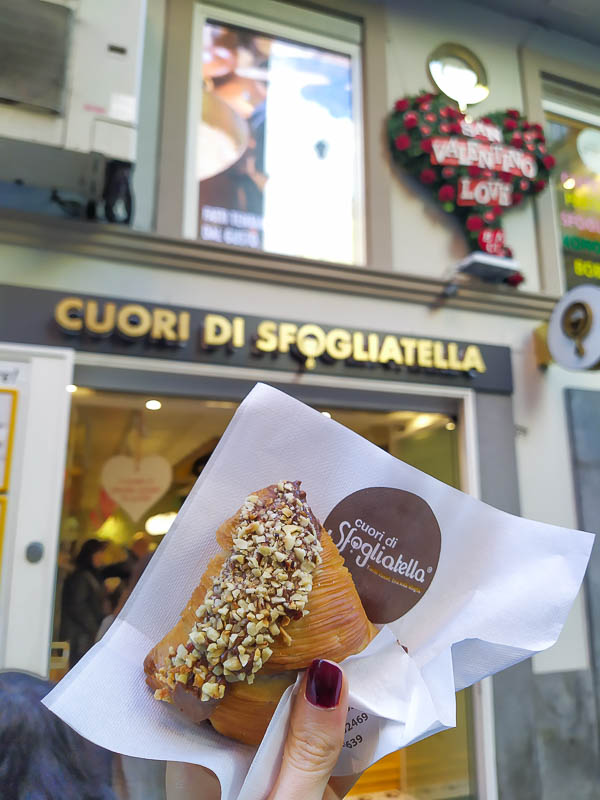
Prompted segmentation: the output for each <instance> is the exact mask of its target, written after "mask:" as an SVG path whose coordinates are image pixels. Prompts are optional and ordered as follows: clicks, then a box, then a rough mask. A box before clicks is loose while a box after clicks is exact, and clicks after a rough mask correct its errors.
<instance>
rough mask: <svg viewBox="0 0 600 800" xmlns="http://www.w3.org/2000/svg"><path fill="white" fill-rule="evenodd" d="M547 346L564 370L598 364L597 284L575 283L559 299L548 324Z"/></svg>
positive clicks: (599, 306)
mask: <svg viewBox="0 0 600 800" xmlns="http://www.w3.org/2000/svg"><path fill="white" fill-rule="evenodd" d="M548 349H549V350H550V354H551V355H552V358H553V359H554V360H555V361H556V363H557V364H560V365H561V366H562V367H566V368H567V369H595V368H597V367H598V366H600V287H598V286H591V285H589V284H583V285H582V286H576V287H575V288H574V289H571V291H570V292H567V293H566V294H565V296H564V297H562V298H561V300H559V302H558V303H557V304H556V305H555V306H554V311H553V312H552V316H551V317H550V323H549V325H548Z"/></svg>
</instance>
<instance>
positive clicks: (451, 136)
mask: <svg viewBox="0 0 600 800" xmlns="http://www.w3.org/2000/svg"><path fill="white" fill-rule="evenodd" d="M388 136H389V141H390V149H391V153H392V156H393V158H394V160H395V161H396V162H397V163H398V164H400V166H402V167H403V168H404V169H406V170H408V171H409V172H410V173H411V174H412V175H414V177H415V178H417V180H418V181H419V182H420V183H421V184H423V185H424V186H427V187H429V189H430V190H431V191H432V192H434V196H435V197H436V199H437V200H438V202H439V203H440V204H441V205H442V208H443V209H444V210H445V211H447V212H448V213H449V214H454V216H456V217H457V218H458V219H459V221H460V223H461V225H462V226H463V227H464V229H465V234H466V237H467V241H468V244H469V248H470V249H471V250H483V251H485V252H487V253H490V254H492V255H496V256H500V257H512V251H511V250H510V248H509V247H506V246H505V243H504V232H503V230H502V227H501V223H500V218H501V217H502V215H503V214H504V213H505V212H506V211H508V210H510V209H511V208H513V207H515V206H518V205H519V204H520V203H521V202H522V201H523V200H524V199H525V197H527V196H532V195H535V194H537V193H538V192H541V191H542V190H543V189H544V188H545V187H546V185H547V182H548V177H549V175H550V171H551V170H552V168H553V167H554V163H555V162H554V157H553V156H552V155H550V154H549V153H548V152H547V151H546V140H545V138H544V133H543V131H542V128H541V126H540V125H537V124H532V123H530V122H529V121H528V120H526V119H525V118H524V117H523V116H522V115H521V114H520V113H519V112H518V111H517V110H516V109H508V110H507V111H497V112H494V113H492V114H489V115H488V116H487V117H484V118H483V119H479V120H469V119H467V117H465V116H464V114H462V113H461V112H460V111H458V110H457V109H456V108H454V107H453V106H452V105H450V104H449V103H448V99H447V98H446V97H445V96H444V95H441V94H435V95H434V94H431V93H421V94H419V95H416V96H412V97H403V98H401V99H400V100H398V101H397V102H396V104H395V107H394V110H393V111H392V113H391V115H390V117H389V120H388ZM508 282H509V283H511V285H516V282H510V281H508Z"/></svg>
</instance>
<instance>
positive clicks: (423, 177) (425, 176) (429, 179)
mask: <svg viewBox="0 0 600 800" xmlns="http://www.w3.org/2000/svg"><path fill="white" fill-rule="evenodd" d="M435 178H436V175H435V172H434V170H432V169H429V168H427V169H424V170H421V174H420V175H419V180H420V181H421V183H425V184H427V185H428V186H429V185H430V184H432V183H435Z"/></svg>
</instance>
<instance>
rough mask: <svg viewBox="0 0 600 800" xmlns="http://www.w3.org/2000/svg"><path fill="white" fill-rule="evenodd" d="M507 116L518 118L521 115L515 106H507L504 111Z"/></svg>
mask: <svg viewBox="0 0 600 800" xmlns="http://www.w3.org/2000/svg"><path fill="white" fill-rule="evenodd" d="M506 116H507V117H512V119H519V117H520V116H521V115H520V114H519V112H518V111H517V109H516V108H509V109H508V111H507V112H506Z"/></svg>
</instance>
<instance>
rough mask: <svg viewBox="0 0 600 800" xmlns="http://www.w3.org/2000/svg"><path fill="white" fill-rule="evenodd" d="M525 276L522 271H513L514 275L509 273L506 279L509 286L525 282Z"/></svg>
mask: <svg viewBox="0 0 600 800" xmlns="http://www.w3.org/2000/svg"><path fill="white" fill-rule="evenodd" d="M524 280H525V278H524V277H523V276H522V275H521V273H520V272H513V274H512V275H509V276H508V278H507V279H506V282H507V283H508V285H509V286H518V285H519V284H520V283H523V281H524Z"/></svg>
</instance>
